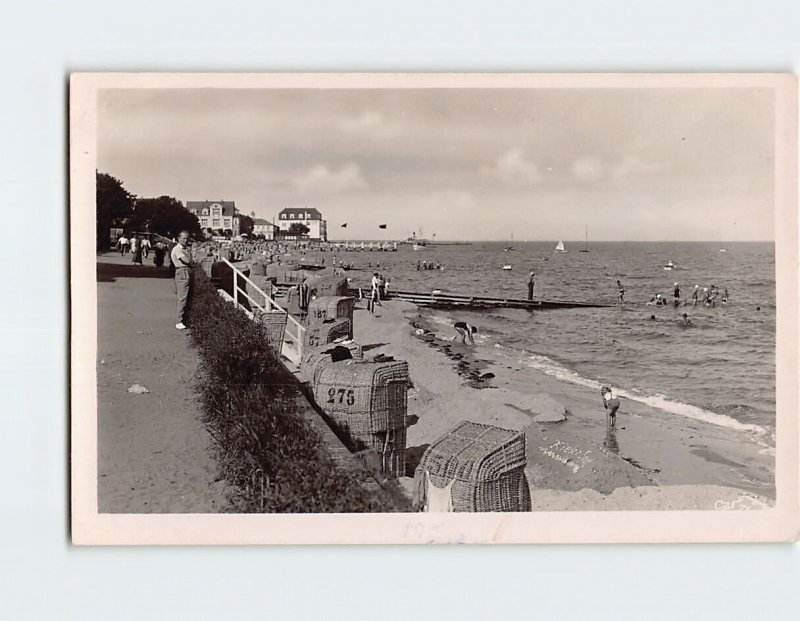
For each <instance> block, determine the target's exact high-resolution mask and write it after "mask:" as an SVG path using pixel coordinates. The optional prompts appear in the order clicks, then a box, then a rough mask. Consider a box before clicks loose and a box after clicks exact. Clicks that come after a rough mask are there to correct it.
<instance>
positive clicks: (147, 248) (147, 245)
mask: <svg viewBox="0 0 800 621" xmlns="http://www.w3.org/2000/svg"><path fill="white" fill-rule="evenodd" d="M142 253H143V254H144V258H145V259H146V258H147V256H148V255H149V254H150V240H149V239H148V238H147V237H145V238H144V239H143V240H142Z"/></svg>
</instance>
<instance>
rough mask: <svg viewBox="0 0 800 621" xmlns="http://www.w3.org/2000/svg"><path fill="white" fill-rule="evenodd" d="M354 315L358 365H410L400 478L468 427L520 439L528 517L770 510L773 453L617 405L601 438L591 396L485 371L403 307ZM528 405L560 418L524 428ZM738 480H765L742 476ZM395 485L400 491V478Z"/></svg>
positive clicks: (493, 366) (513, 373) (638, 407)
mask: <svg viewBox="0 0 800 621" xmlns="http://www.w3.org/2000/svg"><path fill="white" fill-rule="evenodd" d="M363 306H364V305H363V303H360V304H359V305H358V306H357V309H356V311H355V316H354V323H355V338H356V340H357V341H358V342H360V343H362V344H363V346H364V348H365V350H366V355H375V354H378V353H384V354H387V355H392V356H395V357H396V358H397V359H402V360H407V361H408V362H409V367H410V373H411V379H412V382H413V384H414V387H413V388H412V389H411V391H410V392H409V402H408V403H409V405H408V414H409V417H410V420H411V421H412V422H413V424H412V426H411V427H410V428H409V430H408V447H409V452H408V455H409V462H410V464H409V466H410V468H411V470H409V471H408V472H409V473H411V472H412V471H413V467H414V466H415V465H416V464H417V463H418V461H419V457H420V456H421V454H422V453H423V452H424V449H425V448H426V447H427V446H428V444H430V443H431V442H432V441H433V440H435V439H437V438H439V437H440V436H442V435H443V434H445V433H446V432H447V431H448V430H449V429H451V428H452V427H453V426H455V425H456V424H457V423H458V422H460V421H462V420H471V421H475V422H483V423H491V424H495V425H498V426H500V427H506V428H509V429H516V430H524V431H525V434H526V441H527V454H528V465H527V469H526V473H527V476H528V480H529V482H530V485H531V494H532V498H533V510H534V511H560V510H661V509H734V508H735V509H748V508H759V507H764V506H770V505H771V504H773V503H774V498H770V490H771V476H772V474H771V473H772V467H773V463H772V462H773V459H774V458H773V456H772V452H771V451H770V450H769V449H766V448H765V447H763V446H760V445H758V444H756V443H754V442H748V441H745V442H743V441H742V438H741V436H740V435H739V434H738V433H737V432H736V431H734V430H729V429H725V428H722V427H715V426H713V425H710V424H706V423H702V422H700V421H692V420H687V419H683V418H681V419H679V418H678V417H675V416H673V415H670V414H669V413H667V412H664V411H662V410H658V409H656V408H651V407H648V406H646V405H643V404H640V403H636V402H632V401H627V400H625V399H623V403H622V407H621V408H620V412H619V415H618V420H617V429H616V431H615V432H611V433H610V432H608V430H607V425H606V420H605V412H604V410H603V407H602V402H601V400H600V395H599V392H596V391H594V390H591V389H589V388H588V387H583V386H579V385H575V384H570V383H567V382H564V381H561V380H559V379H557V378H555V377H552V376H549V375H547V374H545V373H542V372H540V371H538V370H535V369H531V368H529V367H526V366H524V365H522V364H517V363H515V361H511V360H509V361H508V364H501V363H498V362H494V363H489V362H488V361H487V360H485V359H482V358H481V347H480V345H479V346H478V347H472V346H469V345H462V344H461V343H459V342H452V341H451V339H452V336H453V335H454V334H455V332H454V331H453V330H450V331H447V330H445V329H443V326H441V325H436V324H435V323H432V322H431V321H430V320H429V319H427V318H426V316H425V315H424V314H423V313H420V311H419V310H418V309H417V307H416V306H415V305H413V304H410V303H407V302H401V301H396V300H393V301H385V302H384V303H383V306H382V307H378V308H377V311H376V314H375V315H374V316H373V315H371V314H370V313H369V312H367V311H366V310H365V309H364V308H363ZM552 312H557V311H552ZM411 322H414V323H415V324H416V325H418V326H424V327H426V329H431V330H432V331H434V332H436V339H435V340H434V341H433V342H431V343H425V342H423V341H422V340H420V339H418V338H417V337H415V336H414V335H413V330H414V329H413V327H412V326H411ZM485 353H490V352H485ZM487 374H490V375H487ZM492 375H493V377H492ZM481 377H485V378H486V379H484V380H481V379H480V378H481ZM537 395H549V396H550V397H552V398H553V399H555V400H557V401H558V402H559V403H561V404H563V405H564V407H565V408H566V410H567V416H566V420H564V421H563V422H555V423H537V422H534V420H533V418H534V416H535V415H536V412H535V411H533V410H532V409H531V404H532V402H534V401H535V400H536V398H537V397H536V396H537ZM736 466H746V467H747V468H737V467H736ZM744 470H747V471H748V472H750V473H752V472H758V473H763V477H758V478H757V479H755V478H750V477H748V476H746V475H744V474H742V472H743V471H744ZM401 482H402V483H403V484H404V485H405V486H406V487H407V488H410V480H408V479H406V480H402V481H401Z"/></svg>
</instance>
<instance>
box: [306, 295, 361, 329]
mask: <svg viewBox="0 0 800 621" xmlns="http://www.w3.org/2000/svg"><path fill="white" fill-rule="evenodd" d="M355 305H356V301H355V298H351V297H347V296H339V295H323V296H319V297H317V298H315V299H313V300H311V302H310V303H309V305H308V318H309V320H310V321H324V320H325V319H349V320H350V334H348V337H349V338H353V309H354V308H355Z"/></svg>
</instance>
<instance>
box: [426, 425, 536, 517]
mask: <svg viewBox="0 0 800 621" xmlns="http://www.w3.org/2000/svg"><path fill="white" fill-rule="evenodd" d="M525 464H526V457H525V434H524V433H522V432H520V431H511V430H509V429H502V428H500V427H494V426H492V425H482V424H478V423H472V422H469V421H464V422H462V423H459V424H458V425H456V427H455V428H453V429H452V430H451V431H449V432H448V433H447V434H445V435H444V436H443V437H441V438H439V439H438V440H436V441H435V442H434V443H433V444H431V445H430V446H429V447H428V449H427V450H426V451H425V454H424V455H423V456H422V460H421V461H420V464H419V467H418V471H420V470H421V471H425V470H427V471H428V474H429V475H430V480H431V482H432V483H433V484H434V485H435V486H436V487H439V488H443V487H445V486H447V484H449V483H450V482H451V481H453V480H455V482H454V483H453V486H452V488H451V494H452V499H453V510H454V511H468V512H486V511H530V510H531V497H530V488H529V487H528V479H527V477H526V476H525Z"/></svg>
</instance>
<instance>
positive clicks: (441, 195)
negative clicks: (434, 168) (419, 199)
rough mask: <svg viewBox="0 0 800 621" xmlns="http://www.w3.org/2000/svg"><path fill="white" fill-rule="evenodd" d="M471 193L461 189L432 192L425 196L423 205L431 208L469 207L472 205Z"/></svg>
mask: <svg viewBox="0 0 800 621" xmlns="http://www.w3.org/2000/svg"><path fill="white" fill-rule="evenodd" d="M474 203H475V202H474V201H473V199H472V194H470V193H469V192H464V191H462V190H444V191H441V192H434V193H432V194H430V195H428V196H427V197H426V198H425V201H424V205H425V206H426V207H431V208H434V209H436V208H445V209H446V208H448V207H456V208H459V209H464V208H469V207H472V206H473V205H474Z"/></svg>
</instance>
